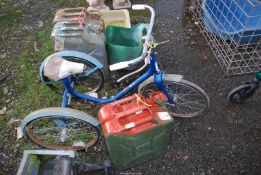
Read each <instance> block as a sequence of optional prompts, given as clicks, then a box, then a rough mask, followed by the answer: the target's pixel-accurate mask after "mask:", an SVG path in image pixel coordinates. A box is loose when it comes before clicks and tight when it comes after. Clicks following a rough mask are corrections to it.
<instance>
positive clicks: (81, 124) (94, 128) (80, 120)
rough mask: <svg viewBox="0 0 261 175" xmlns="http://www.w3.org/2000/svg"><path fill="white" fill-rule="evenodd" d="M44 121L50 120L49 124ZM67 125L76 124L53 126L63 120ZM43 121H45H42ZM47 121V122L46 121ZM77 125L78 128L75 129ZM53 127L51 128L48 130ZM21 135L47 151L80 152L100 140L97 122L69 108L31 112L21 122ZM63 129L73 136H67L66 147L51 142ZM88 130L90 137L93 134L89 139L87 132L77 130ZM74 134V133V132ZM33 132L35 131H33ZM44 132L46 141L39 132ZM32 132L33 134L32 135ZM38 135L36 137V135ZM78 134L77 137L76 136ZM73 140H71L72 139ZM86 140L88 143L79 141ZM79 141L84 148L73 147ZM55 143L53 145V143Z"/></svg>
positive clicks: (59, 142)
mask: <svg viewBox="0 0 261 175" xmlns="http://www.w3.org/2000/svg"><path fill="white" fill-rule="evenodd" d="M46 119H48V120H50V121H49V122H46ZM65 119H66V121H67V122H68V123H69V121H72V120H75V121H77V122H71V123H69V124H68V126H64V127H61V126H56V124H55V120H56V121H57V120H65ZM44 120H45V121H44ZM48 120H47V121H48ZM37 121H40V123H38V125H33V124H35V122H37ZM45 125H48V126H47V128H45V129H44V128H40V127H44V126H45ZM77 125H78V128H77ZM50 127H53V128H54V129H53V128H50ZM21 128H22V131H23V134H24V136H25V138H26V139H29V140H31V141H32V142H33V143H35V144H37V145H40V146H42V147H46V148H49V149H62V150H68V149H74V150H82V149H86V148H89V147H92V146H94V145H95V144H96V143H97V142H98V141H99V139H100V128H99V121H98V120H97V119H96V118H94V117H92V116H90V115H88V114H86V113H84V112H81V111H78V110H75V109H70V108H59V107H56V108H45V109H40V110H37V111H35V112H32V113H31V114H29V115H27V116H26V117H25V118H24V120H23V121H22V125H21ZM38 128H40V129H39V130H40V132H39V131H38V132H39V133H37V130H36V129H38ZM64 128H66V129H67V131H69V132H71V133H73V134H75V135H72V136H68V135H67V140H66V141H65V143H68V144H69V146H68V145H65V143H64V142H63V143H61V141H60V140H58V139H57V140H53V137H54V138H55V137H57V136H56V135H57V134H58V135H60V133H61V132H60V130H63V129H64ZM79 128H80V129H88V130H90V131H91V132H90V135H91V136H92V134H93V138H89V135H88V136H87V134H88V133H87V132H86V130H84V132H78V131H77V129H79ZM74 129H75V130H76V132H75V130H74ZM34 130H35V131H34ZM57 130H59V132H57ZM45 131H46V136H47V137H48V136H49V137H50V138H48V139H45V138H43V137H44V136H43V133H41V132H45ZM49 131H54V132H55V133H52V134H51V133H49ZM33 132H34V133H33ZM82 133H86V135H83V134H82ZM37 134H38V135H37ZM77 134H78V135H77ZM74 138H75V140H71V139H74ZM83 138H84V139H85V138H86V139H88V142H86V141H84V142H83V141H82V140H79V139H83ZM59 139H60V137H59ZM79 141H81V143H84V144H85V145H84V146H75V145H74V144H75V143H76V142H77V143H79ZM49 142H51V143H49ZM53 142H55V143H53Z"/></svg>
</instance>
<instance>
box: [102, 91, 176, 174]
mask: <svg viewBox="0 0 261 175" xmlns="http://www.w3.org/2000/svg"><path fill="white" fill-rule="evenodd" d="M159 100H160V101H166V97H165V95H164V94H162V93H160V92H156V94H154V95H153V96H151V98H144V97H143V96H141V95H140V94H135V95H133V96H129V97H126V98H123V99H121V100H119V101H116V102H113V103H109V104H107V105H105V106H103V107H102V108H101V109H100V111H99V119H100V122H101V126H102V130H103V133H104V136H105V141H106V145H107V149H108V152H109V155H110V157H111V160H112V163H113V165H114V167H115V168H117V169H120V170H122V169H126V168H130V167H132V166H134V165H137V164H140V163H142V162H144V161H146V160H149V159H152V158H154V157H156V156H158V155H161V154H163V153H164V152H165V151H166V149H167V147H168V143H169V137H170V133H171V129H172V126H173V123H174V122H173V118H172V117H171V116H170V114H169V113H168V112H167V111H166V108H164V107H163V106H161V105H159V103H158V101H159Z"/></svg>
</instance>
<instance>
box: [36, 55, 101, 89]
mask: <svg viewBox="0 0 261 175" xmlns="http://www.w3.org/2000/svg"><path fill="white" fill-rule="evenodd" d="M63 58H64V59H66V60H68V61H71V62H76V63H83V64H84V65H85V70H84V72H83V73H81V74H74V75H73V79H72V80H73V82H74V90H76V91H78V92H80V93H90V92H97V91H99V90H100V89H101V88H102V86H103V82H104V75H103V72H102V70H101V69H99V68H97V67H96V66H95V65H94V64H92V63H91V62H89V61H87V60H84V59H82V58H78V57H63ZM43 64H45V63H44V62H43ZM41 67H42V66H41ZM40 76H41V79H42V81H43V82H44V84H46V85H47V86H48V87H49V88H51V89H52V90H53V91H55V92H57V93H60V94H63V90H64V85H63V82H62V81H52V80H50V79H49V78H48V77H46V76H44V69H43V68H42V69H40Z"/></svg>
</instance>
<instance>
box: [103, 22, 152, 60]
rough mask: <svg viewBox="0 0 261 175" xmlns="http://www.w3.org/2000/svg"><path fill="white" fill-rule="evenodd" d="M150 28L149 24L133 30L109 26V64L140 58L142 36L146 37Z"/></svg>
mask: <svg viewBox="0 0 261 175" xmlns="http://www.w3.org/2000/svg"><path fill="white" fill-rule="evenodd" d="M148 27H149V25H148V24H138V25H136V26H134V27H132V28H125V27H120V26H113V25H109V26H107V28H106V31H105V35H106V47H107V54H108V57H109V64H110V65H112V64H115V63H118V62H122V61H129V60H132V59H135V58H137V57H139V56H140V55H141V53H142V50H143V43H142V36H144V35H146V33H147V30H148Z"/></svg>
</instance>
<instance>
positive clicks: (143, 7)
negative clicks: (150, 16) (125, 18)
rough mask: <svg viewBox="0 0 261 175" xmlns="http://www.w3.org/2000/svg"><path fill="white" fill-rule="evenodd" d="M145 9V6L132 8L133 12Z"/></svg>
mask: <svg viewBox="0 0 261 175" xmlns="http://www.w3.org/2000/svg"><path fill="white" fill-rule="evenodd" d="M144 9H145V6H144V5H141V4H139V5H133V6H132V10H144Z"/></svg>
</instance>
